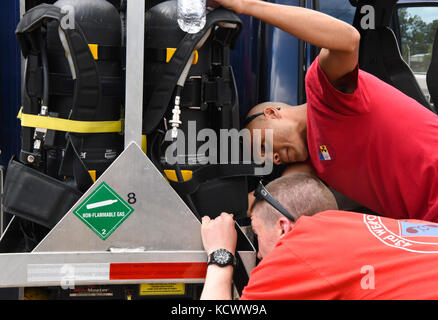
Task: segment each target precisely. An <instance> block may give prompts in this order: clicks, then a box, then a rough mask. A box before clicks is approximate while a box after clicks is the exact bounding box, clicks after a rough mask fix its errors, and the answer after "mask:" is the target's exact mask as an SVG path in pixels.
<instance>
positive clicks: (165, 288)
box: [140, 283, 185, 296]
mask: <svg viewBox="0 0 438 320" xmlns="http://www.w3.org/2000/svg"><path fill="white" fill-rule="evenodd" d="M184 294H185V284H184V283H143V284H141V285H140V295H141V296H164V295H168V296H173V295H184Z"/></svg>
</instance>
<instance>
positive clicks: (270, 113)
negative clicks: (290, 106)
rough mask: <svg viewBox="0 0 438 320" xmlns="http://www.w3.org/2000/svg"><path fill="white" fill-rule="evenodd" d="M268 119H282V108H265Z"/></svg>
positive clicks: (264, 111)
mask: <svg viewBox="0 0 438 320" xmlns="http://www.w3.org/2000/svg"><path fill="white" fill-rule="evenodd" d="M263 113H264V115H265V117H266V119H281V113H280V110H278V109H277V108H274V107H267V108H266V109H265V110H263Z"/></svg>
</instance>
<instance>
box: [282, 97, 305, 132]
mask: <svg viewBox="0 0 438 320" xmlns="http://www.w3.org/2000/svg"><path fill="white" fill-rule="evenodd" d="M284 115H285V117H286V118H287V119H289V120H290V121H293V122H295V123H296V124H297V128H298V130H299V132H300V134H301V135H302V136H303V137H305V138H306V140H307V103H305V104H302V105H299V106H295V107H292V108H287V109H285V114H284Z"/></svg>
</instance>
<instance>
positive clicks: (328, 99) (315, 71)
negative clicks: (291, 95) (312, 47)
mask: <svg viewBox="0 0 438 320" xmlns="http://www.w3.org/2000/svg"><path fill="white" fill-rule="evenodd" d="M348 79H349V80H348V81H355V82H356V85H357V88H356V90H355V91H354V92H353V93H351V94H350V93H344V92H342V91H340V90H338V89H337V88H335V87H334V86H333V85H332V84H331V83H330V81H329V80H328V78H327V76H326V74H325V73H324V71H323V70H322V68H321V65H320V64H319V56H318V57H317V58H316V59H315V61H314V62H313V63H312V65H311V66H310V68H309V69H308V71H307V74H306V94H307V104H308V106H310V107H311V108H314V109H317V110H319V111H320V112H325V113H327V112H329V111H332V112H335V113H339V114H343V115H355V114H360V113H364V112H368V111H369V110H368V104H367V103H364V102H366V101H365V100H364V97H365V96H364V94H363V90H364V87H365V86H364V84H363V83H362V79H361V76H360V71H359V65H357V66H356V68H355V69H354V70H353V71H352V72H351V73H350V74H349V76H348Z"/></svg>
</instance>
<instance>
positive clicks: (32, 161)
mask: <svg viewBox="0 0 438 320" xmlns="http://www.w3.org/2000/svg"><path fill="white" fill-rule="evenodd" d="M34 161H35V157H34V156H32V155H30V156H28V157H27V162H29V163H34Z"/></svg>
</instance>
